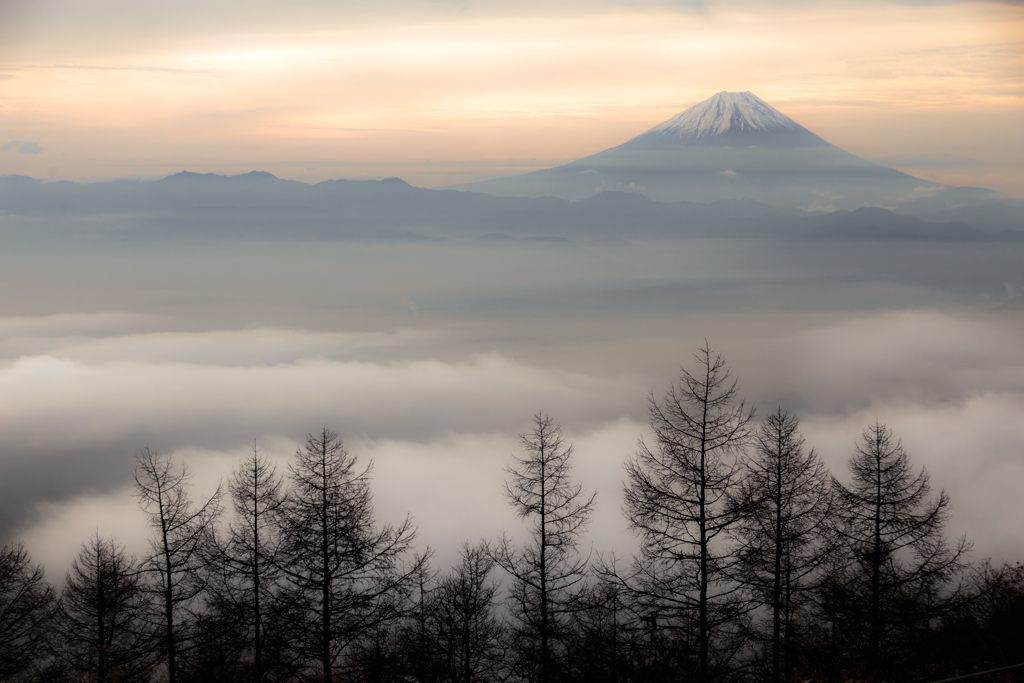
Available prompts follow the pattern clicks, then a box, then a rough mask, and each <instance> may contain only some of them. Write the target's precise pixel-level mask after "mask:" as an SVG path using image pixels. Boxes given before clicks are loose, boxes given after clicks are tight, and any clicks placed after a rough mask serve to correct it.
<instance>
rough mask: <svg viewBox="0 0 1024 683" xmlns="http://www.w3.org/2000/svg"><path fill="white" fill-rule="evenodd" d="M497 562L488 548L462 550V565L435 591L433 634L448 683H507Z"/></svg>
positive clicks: (442, 675)
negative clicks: (499, 609)
mask: <svg viewBox="0 0 1024 683" xmlns="http://www.w3.org/2000/svg"><path fill="white" fill-rule="evenodd" d="M493 570H494V560H492V559H491V558H490V557H489V556H488V553H487V549H486V547H484V546H476V547H471V546H470V545H469V544H468V543H467V544H464V545H463V547H462V552H461V555H460V562H459V565H458V566H457V567H455V568H454V569H453V570H452V572H451V573H449V574H448V575H446V576H444V577H442V578H441V580H440V582H439V583H438V585H437V587H436V588H435V589H434V590H433V591H432V594H431V599H430V609H429V611H428V613H427V614H428V617H427V630H428V632H429V633H430V634H431V637H432V639H433V650H434V651H435V652H436V654H437V657H438V659H439V664H440V667H439V669H440V676H439V677H438V678H439V680H441V681H444V682H445V683H486V682H487V681H501V680H504V679H505V678H506V675H505V665H506V664H507V663H508V662H507V660H508V656H507V655H508V649H509V648H508V643H507V642H506V638H505V635H506V632H505V627H504V624H503V623H502V621H501V619H500V618H499V616H498V603H497V595H498V588H499V586H498V583H497V581H495V580H494V577H493V576H492V572H493Z"/></svg>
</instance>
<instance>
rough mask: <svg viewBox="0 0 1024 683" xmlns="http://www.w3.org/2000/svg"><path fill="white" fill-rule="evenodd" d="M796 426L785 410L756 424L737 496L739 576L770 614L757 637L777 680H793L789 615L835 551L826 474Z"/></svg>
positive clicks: (794, 420)
mask: <svg viewBox="0 0 1024 683" xmlns="http://www.w3.org/2000/svg"><path fill="white" fill-rule="evenodd" d="M798 428H799V422H798V420H797V419H796V417H795V416H793V415H790V414H789V413H786V412H784V411H783V410H782V408H779V409H778V410H776V411H775V412H774V413H771V414H770V415H768V416H767V417H766V418H765V419H764V421H762V422H761V424H760V425H759V426H758V428H757V429H756V430H755V432H754V453H753V456H752V457H750V458H748V459H746V460H745V461H744V463H745V467H744V480H743V484H742V485H741V487H740V489H739V492H738V494H737V496H736V502H737V505H738V506H739V507H740V508H741V509H743V510H744V511H745V514H744V516H743V517H742V518H741V519H740V520H739V523H738V525H737V527H736V529H735V532H734V533H735V536H736V537H737V538H738V539H739V540H740V542H741V543H742V549H741V550H740V560H741V562H740V566H739V569H740V576H741V577H742V580H743V581H744V582H745V583H746V584H747V585H748V586H750V587H751V588H752V589H753V592H754V595H755V599H756V601H757V602H758V603H760V604H762V605H764V606H766V607H767V608H768V610H769V614H770V624H771V626H770V632H769V635H768V636H767V638H765V637H764V636H762V638H763V639H764V640H766V641H767V644H768V649H769V654H770V657H771V669H770V671H771V680H772V681H775V682H776V683H778V681H780V680H789V679H790V677H791V674H792V664H793V662H792V657H791V655H790V652H791V647H790V646H791V636H793V630H794V622H793V619H794V614H795V611H796V610H797V609H798V608H799V607H800V605H801V603H802V602H803V600H802V598H803V596H804V594H805V593H806V592H808V591H809V590H810V589H811V588H813V585H812V583H811V582H810V579H811V578H812V577H813V575H814V574H815V573H816V572H817V571H818V570H819V568H820V567H821V565H822V563H823V562H824V560H825V559H826V558H827V556H828V555H829V553H830V552H832V550H833V548H832V545H833V544H832V540H833V538H834V537H833V535H832V534H831V533H830V529H829V520H830V518H831V515H832V512H833V504H832V489H831V484H830V481H829V474H828V470H827V469H826V468H825V465H824V463H822V461H821V458H820V457H819V456H818V454H817V452H815V451H814V449H811V450H810V451H809V452H806V453H805V452H804V449H803V446H804V439H803V437H802V436H801V435H800V432H799V431H798Z"/></svg>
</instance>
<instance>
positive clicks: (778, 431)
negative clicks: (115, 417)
mask: <svg viewBox="0 0 1024 683" xmlns="http://www.w3.org/2000/svg"><path fill="white" fill-rule="evenodd" d="M648 414H649V418H650V433H651V438H650V441H645V440H644V439H641V440H640V441H639V443H638V447H637V450H636V452H635V453H634V454H633V455H632V456H631V457H630V458H628V460H627V462H626V464H625V473H626V478H625V482H624V506H623V513H624V515H625V517H626V519H627V520H628V524H629V527H630V528H631V530H632V531H633V532H634V533H635V534H636V536H637V538H638V539H639V541H640V550H639V552H638V554H637V555H636V556H634V557H632V558H629V559H626V560H624V559H621V558H618V557H617V556H615V555H614V554H610V555H599V554H595V553H593V552H585V551H584V534H585V531H586V527H587V524H588V522H589V519H590V515H591V512H592V510H593V507H594V503H595V496H596V494H595V493H593V492H590V491H588V490H587V489H586V488H585V487H584V486H583V485H582V483H580V482H578V481H576V480H575V479H574V477H573V472H572V464H573V463H572V461H573V446H572V444H571V443H568V442H567V441H566V439H565V438H564V437H563V435H562V432H561V429H560V427H559V425H558V424H557V423H556V422H555V420H554V419H553V418H552V417H551V416H549V415H547V414H544V413H538V414H537V415H535V416H534V419H533V426H532V429H531V431H529V432H527V433H525V434H522V435H521V436H520V445H521V454H520V455H519V456H514V457H513V460H512V462H511V464H510V466H509V468H508V471H507V475H508V476H507V479H506V483H505V490H504V493H505V497H506V499H507V500H508V503H509V505H510V506H511V507H512V509H513V510H514V512H515V513H516V515H517V516H518V517H519V518H521V519H522V520H523V521H524V522H525V523H526V524H527V526H528V530H529V534H528V536H527V540H526V541H525V542H521V543H517V542H515V541H514V540H513V539H512V538H510V537H509V536H506V535H503V536H502V537H501V538H498V539H491V540H482V541H479V542H476V543H471V542H466V543H465V544H464V545H463V547H462V549H461V553H460V561H459V563H458V564H457V565H456V566H454V567H451V568H448V569H446V570H443V571H442V570H441V569H440V568H438V567H436V566H434V564H433V562H432V554H431V553H430V552H429V551H427V552H419V553H416V552H415V548H414V540H415V535H416V530H415V527H414V526H413V525H412V523H411V520H410V519H409V518H406V519H405V520H403V521H401V522H399V523H397V524H386V523H385V524H382V523H380V522H379V521H378V520H377V519H376V518H375V517H374V513H373V505H372V495H371V489H370V484H371V476H370V475H371V467H372V466H371V465H362V464H360V463H359V462H358V460H357V459H356V458H355V457H354V456H353V455H352V454H350V453H349V452H348V451H347V450H346V448H345V446H344V444H343V442H342V440H341V438H340V437H339V436H338V434H336V433H335V432H333V431H331V430H329V429H327V428H326V427H324V428H323V429H322V430H320V431H319V432H318V433H316V434H311V435H309V436H308V437H307V439H306V442H305V444H304V445H303V446H302V447H300V448H299V449H298V451H297V452H296V454H295V457H294V459H293V460H292V462H291V463H290V464H289V465H288V467H287V470H286V471H284V472H279V471H278V470H277V469H276V467H275V465H274V464H273V462H272V461H271V460H270V459H269V458H268V457H267V456H266V455H265V454H263V453H261V452H260V451H259V450H258V449H257V448H256V447H255V446H254V447H253V449H252V452H251V454H250V455H249V456H248V457H247V458H245V459H244V460H243V461H242V462H240V463H239V464H238V466H237V467H236V469H235V470H234V472H233V474H232V476H231V478H230V480H229V482H228V483H227V486H226V487H225V488H224V489H223V490H222V489H220V488H218V490H217V491H216V492H215V493H214V494H213V495H212V496H210V497H209V498H206V499H205V500H194V499H193V497H192V495H191V493H190V489H189V483H190V474H189V470H188V469H187V467H186V466H184V465H183V464H179V463H176V462H174V461H173V460H172V459H171V458H168V457H165V456H162V455H159V454H158V453H157V452H156V451H154V450H150V449H149V448H145V449H143V450H142V451H140V452H139V453H138V454H137V458H136V466H135V472H134V479H135V495H136V498H137V500H138V504H139V506H140V508H141V509H142V511H143V512H144V513H145V514H146V517H147V519H148V523H149V527H150V531H151V537H150V538H151V540H150V545H149V550H148V552H147V553H146V554H145V555H144V556H143V557H141V558H135V557H132V556H129V555H128V554H127V553H126V551H125V549H124V548H123V546H121V545H119V544H118V543H117V542H116V541H115V540H114V539H110V538H105V537H103V536H101V535H100V534H99V533H97V534H96V535H94V536H93V537H92V538H90V539H88V540H87V541H86V542H85V543H84V544H83V546H82V548H81V550H80V552H79V553H78V555H77V557H76V558H75V560H74V562H73V564H72V566H71V569H70V571H69V572H68V574H67V576H66V578H65V580H64V583H63V586H62V588H61V589H60V590H59V591H58V590H57V588H55V587H54V586H52V585H50V584H49V583H48V582H47V581H46V578H45V576H44V572H43V569H42V567H40V566H38V565H36V564H34V563H33V562H32V561H31V559H30V558H29V556H28V554H27V553H26V551H25V549H24V547H23V546H22V545H20V544H18V543H14V544H11V545H8V546H6V547H4V548H3V549H0V680H3V681H26V682H29V681H32V682H36V681H38V682H44V681H110V682H111V683H115V682H117V683H121V682H123V683H129V682H131V683H134V682H140V683H141V682H148V681H167V682H168V683H184V682H186V681H187V682H192V681H225V682H232V681H239V682H243V681H244V682H250V681H252V682H257V681H258V682H264V681H266V682H274V683H276V682H282V683H283V682H286V681H287V682H291V681H296V682H299V681H322V682H325V683H330V682H337V683H340V682H342V681H365V682H371V681H373V682H384V681H388V682H396V683H397V682H400V681H401V682H412V681H416V682H418V683H435V682H436V683H474V682H480V683H499V682H504V681H523V682H537V683H570V682H576V681H580V682H583V681H588V682H589V681H593V682H595V683H605V682H607V683H639V682H644V683H646V682H651V683H661V682H663V681H664V682H668V681H695V682H696V683H712V682H719V681H721V682H723V683H724V682H727V681H750V682H751V683H753V682H755V681H766V682H771V683H779V682H781V681H811V680H814V681H819V680H820V681H836V682H838V681H929V680H938V679H942V678H947V677H952V676H957V675H962V674H966V673H971V672H978V671H983V670H987V669H991V668H997V667H1002V666H1007V665H1011V664H1016V663H1018V662H1021V661H1024V619H1022V618H1024V567H1022V566H1021V565H1019V564H1017V565H1004V566H1001V567H994V566H992V565H991V564H990V563H988V562H981V563H978V564H973V565H972V564H970V563H969V562H968V554H969V551H970V544H969V543H968V542H967V540H966V539H965V538H959V539H950V538H948V537H947V536H946V535H945V534H944V527H945V525H946V523H947V521H948V519H949V514H950V500H949V497H948V496H947V495H946V494H945V492H943V491H939V492H937V493H935V492H934V491H933V489H932V486H931V481H930V479H929V476H928V474H927V472H926V471H925V470H924V469H923V468H920V469H919V468H915V467H914V466H913V465H912V464H911V461H910V457H909V455H908V453H907V452H906V450H905V449H904V448H903V446H902V444H901V443H900V440H899V439H898V438H897V437H896V435H895V434H893V432H892V430H890V429H889V428H888V427H886V426H885V425H884V424H881V423H875V424H873V425H870V426H869V427H868V428H867V429H866V430H865V431H864V433H863V435H862V437H861V439H860V441H859V442H858V443H857V446H856V449H855V451H854V452H853V454H852V456H851V458H850V461H849V473H848V478H847V481H845V482H844V481H842V480H840V479H838V478H836V477H835V476H833V475H832V474H831V473H830V472H829V471H828V469H827V468H826V466H825V465H824V463H823V462H822V460H821V458H820V456H819V455H818V453H817V452H816V451H815V450H814V449H813V448H812V449H808V448H807V447H806V444H805V442H804V439H803V437H802V436H801V434H800V431H799V423H798V420H797V418H796V417H795V416H794V415H792V414H790V413H788V412H786V411H784V410H783V409H781V408H779V409H777V410H775V411H774V412H772V413H770V414H768V415H767V416H765V417H764V418H763V419H761V420H760V421H758V420H757V419H756V417H755V414H754V412H753V410H752V409H750V408H749V407H748V406H747V405H746V404H745V403H744V402H743V401H742V400H740V399H739V397H738V389H737V384H736V382H735V381H734V380H733V379H732V378H731V376H730V372H729V370H728V367H727V365H726V363H725V361H724V360H723V359H722V358H721V357H720V356H719V355H717V354H716V353H715V352H714V351H713V350H712V349H710V348H709V347H708V346H707V345H705V346H703V347H702V348H700V349H699V350H698V352H697V353H696V354H695V362H694V364H693V370H692V372H691V371H690V370H686V369H684V370H682V371H681V375H680V378H679V380H678V381H677V382H675V383H673V384H671V385H670V387H669V389H668V390H667V392H666V393H665V394H664V396H662V397H661V398H657V397H656V396H655V395H654V394H653V393H652V394H651V395H650V397H649V405H648ZM228 506H230V508H231V514H230V515H228V518H229V519H228V521H226V522H224V521H221V520H222V518H223V517H224V514H223V513H224V511H225V510H224V508H225V507H228ZM1021 671H1022V670H1021V669H1015V670H1007V671H1004V672H1002V673H999V674H996V675H995V677H998V678H1001V679H1003V680H1010V679H1015V677H1016V678H1019V677H1020V675H1021V673H1020V672H1021ZM979 680H981V679H979ZM987 680H992V677H990V678H989V679H987Z"/></svg>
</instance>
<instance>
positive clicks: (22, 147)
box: [0, 140, 43, 154]
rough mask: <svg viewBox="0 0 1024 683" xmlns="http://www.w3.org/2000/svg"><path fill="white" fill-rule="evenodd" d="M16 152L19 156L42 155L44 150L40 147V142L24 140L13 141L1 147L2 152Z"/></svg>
mask: <svg viewBox="0 0 1024 683" xmlns="http://www.w3.org/2000/svg"><path fill="white" fill-rule="evenodd" d="M11 150H16V151H17V152H18V154H42V153H43V148H42V147H40V146H39V143H38V142H35V141H31V142H25V141H22V140H11V141H10V142H8V143H5V144H4V145H3V146H2V147H0V152H9V151H11Z"/></svg>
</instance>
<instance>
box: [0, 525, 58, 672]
mask: <svg viewBox="0 0 1024 683" xmlns="http://www.w3.org/2000/svg"><path fill="white" fill-rule="evenodd" d="M55 602H56V596H55V594H54V590H53V588H52V587H50V585H49V584H48V583H47V582H46V577H45V575H44V573H43V568H42V567H41V566H39V565H33V564H32V561H31V560H30V559H29V556H28V553H27V552H26V551H25V547H24V546H23V545H21V544H20V543H13V544H11V545H7V546H4V547H3V548H0V680H2V681H13V680H16V677H17V676H19V675H21V674H23V673H24V672H26V671H28V670H29V669H30V668H31V667H32V666H33V665H34V664H36V663H37V661H38V660H39V659H40V658H41V655H42V652H43V651H44V648H43V647H42V646H43V644H44V643H45V642H46V639H47V636H48V635H49V628H50V618H51V617H52V615H53V609H54V605H55Z"/></svg>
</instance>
